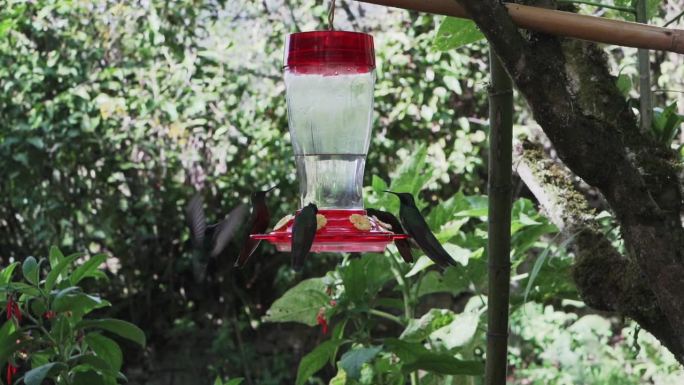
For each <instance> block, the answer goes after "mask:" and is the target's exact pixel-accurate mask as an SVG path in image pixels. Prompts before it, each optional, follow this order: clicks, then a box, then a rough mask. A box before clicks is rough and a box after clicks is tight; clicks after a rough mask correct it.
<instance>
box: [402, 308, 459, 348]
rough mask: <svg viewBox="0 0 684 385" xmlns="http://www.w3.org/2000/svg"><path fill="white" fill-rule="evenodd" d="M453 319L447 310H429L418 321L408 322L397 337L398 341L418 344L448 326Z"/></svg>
mask: <svg viewBox="0 0 684 385" xmlns="http://www.w3.org/2000/svg"><path fill="white" fill-rule="evenodd" d="M454 317H455V314H454V312H452V311H451V310H448V309H430V311H429V312H427V313H425V314H424V315H423V316H422V317H420V318H419V319H415V318H414V319H411V320H409V323H408V325H407V326H406V329H404V331H403V332H402V333H401V336H399V338H400V339H402V340H404V341H410V342H420V341H423V340H425V339H427V338H428V337H429V336H430V334H431V333H432V332H434V331H435V330H437V329H439V328H441V327H443V326H445V325H449V324H450V323H451V321H453V319H454Z"/></svg>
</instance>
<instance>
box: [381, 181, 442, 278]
mask: <svg viewBox="0 0 684 385" xmlns="http://www.w3.org/2000/svg"><path fill="white" fill-rule="evenodd" d="M385 192H388V193H390V194H394V195H396V196H397V197H399V202H400V203H401V204H400V206H399V219H401V224H402V225H403V226H404V228H405V229H406V232H407V233H408V235H410V236H411V238H413V240H415V241H416V243H417V244H418V246H419V247H420V248H421V249H422V250H423V252H425V255H427V256H428V258H430V259H431V260H433V261H434V262H435V263H436V264H438V265H439V266H441V267H447V266H449V265H452V266H453V265H456V262H455V261H454V259H453V258H451V256H450V255H449V253H447V251H446V250H444V248H443V247H442V245H441V244H440V243H439V241H438V240H437V238H436V237H435V235H434V234H432V231H430V228H429V227H428V224H427V222H425V218H423V215H422V214H421V213H420V210H418V207H416V202H415V201H414V199H413V195H411V194H410V193H397V192H394V191H388V190H385Z"/></svg>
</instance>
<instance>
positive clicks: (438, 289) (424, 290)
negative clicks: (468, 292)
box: [417, 270, 457, 298]
mask: <svg viewBox="0 0 684 385" xmlns="http://www.w3.org/2000/svg"><path fill="white" fill-rule="evenodd" d="M417 286H418V294H417V295H418V298H420V297H422V296H424V295H428V294H434V293H453V294H457V292H455V291H454V290H453V288H452V286H451V285H449V284H447V282H446V281H445V279H444V277H443V276H442V274H441V273H439V272H437V271H435V270H432V271H428V272H427V273H425V275H423V276H422V277H421V279H420V281H419V282H418V285H417Z"/></svg>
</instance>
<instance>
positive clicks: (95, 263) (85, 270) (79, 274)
mask: <svg viewBox="0 0 684 385" xmlns="http://www.w3.org/2000/svg"><path fill="white" fill-rule="evenodd" d="M106 260H107V255H106V254H97V255H93V256H92V257H90V259H88V260H87V261H85V263H83V264H82V265H81V266H79V267H77V268H76V270H74V273H73V274H71V284H72V285H77V284H78V283H79V282H80V281H81V280H82V279H84V278H87V277H93V276H96V274H97V273H96V272H99V271H98V270H97V268H98V267H99V266H100V265H101V264H103V263H104V262H105V261H106Z"/></svg>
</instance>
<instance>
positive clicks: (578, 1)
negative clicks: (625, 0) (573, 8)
mask: <svg viewBox="0 0 684 385" xmlns="http://www.w3.org/2000/svg"><path fill="white" fill-rule="evenodd" d="M558 2H559V3H566V4H567V3H570V4H585V5H591V6H593V7H599V8H605V9H613V10H616V11H620V12H627V13H631V14H632V15H634V8H630V7H621V6H619V5H609V4H601V3H596V2H594V1H585V0H558Z"/></svg>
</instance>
